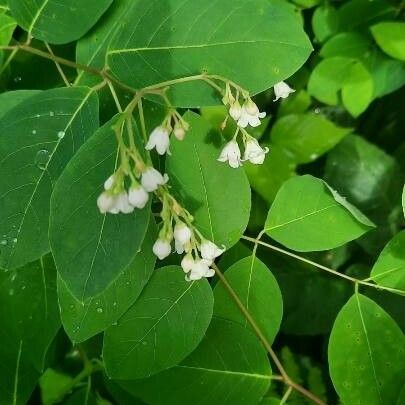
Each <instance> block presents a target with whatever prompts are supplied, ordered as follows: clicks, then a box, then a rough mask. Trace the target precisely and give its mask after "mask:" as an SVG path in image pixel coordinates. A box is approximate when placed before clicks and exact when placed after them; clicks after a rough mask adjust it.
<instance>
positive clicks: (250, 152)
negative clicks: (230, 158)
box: [243, 137, 269, 165]
mask: <svg viewBox="0 0 405 405" xmlns="http://www.w3.org/2000/svg"><path fill="white" fill-rule="evenodd" d="M268 151H269V148H267V147H266V148H262V147H261V146H260V145H259V142H257V140H256V139H255V138H252V137H250V138H249V139H248V140H247V142H246V145H245V153H244V155H243V159H244V160H248V161H249V162H250V163H253V164H255V165H261V164H263V162H264V158H265V157H266V153H268Z"/></svg>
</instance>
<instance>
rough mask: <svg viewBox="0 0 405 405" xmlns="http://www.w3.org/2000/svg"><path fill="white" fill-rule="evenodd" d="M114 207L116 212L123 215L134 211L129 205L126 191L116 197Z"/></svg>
mask: <svg viewBox="0 0 405 405" xmlns="http://www.w3.org/2000/svg"><path fill="white" fill-rule="evenodd" d="M115 207H116V208H117V209H118V212H122V213H123V214H130V213H131V212H133V211H134V207H133V206H132V205H131V204H130V203H129V200H128V193H127V192H126V191H122V192H121V193H120V194H118V195H117V196H116V202H115Z"/></svg>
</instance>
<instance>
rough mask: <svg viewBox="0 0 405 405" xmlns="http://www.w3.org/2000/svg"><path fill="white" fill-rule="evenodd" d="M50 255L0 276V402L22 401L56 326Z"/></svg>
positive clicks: (42, 365) (26, 397) (25, 400)
mask: <svg viewBox="0 0 405 405" xmlns="http://www.w3.org/2000/svg"><path fill="white" fill-rule="evenodd" d="M55 276H56V271H55V267H54V264H53V261H52V258H51V257H49V256H47V257H44V258H43V259H40V260H38V261H36V262H32V263H29V264H27V265H26V266H24V267H21V268H19V269H16V270H12V271H9V272H8V273H7V274H4V275H2V276H1V280H0V316H1V320H2V327H1V330H0V357H1V363H0V404H2V405H3V404H4V405H9V404H25V403H26V402H27V400H28V398H29V396H30V395H31V392H32V390H33V389H34V387H35V384H36V382H37V379H38V378H39V375H40V373H42V372H43V369H44V366H45V356H46V353H47V351H48V348H49V346H50V344H51V342H52V340H53V339H54V337H55V336H56V333H57V331H58V329H59V327H60V320H59V311H58V307H57V297H56V285H55V278H56V277H55Z"/></svg>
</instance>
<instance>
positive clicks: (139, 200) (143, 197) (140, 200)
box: [128, 184, 149, 209]
mask: <svg viewBox="0 0 405 405" xmlns="http://www.w3.org/2000/svg"><path fill="white" fill-rule="evenodd" d="M148 200H149V194H148V193H147V192H146V191H145V189H144V188H143V187H142V186H141V185H139V184H136V185H133V186H132V187H131V188H130V189H129V193H128V201H129V203H130V204H131V205H133V206H134V207H135V208H140V209H142V208H144V207H145V205H146V204H147V202H148Z"/></svg>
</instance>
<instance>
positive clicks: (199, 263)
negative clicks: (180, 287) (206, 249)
mask: <svg viewBox="0 0 405 405" xmlns="http://www.w3.org/2000/svg"><path fill="white" fill-rule="evenodd" d="M210 264H211V263H210V262H209V261H207V260H204V259H199V260H196V261H194V263H193V264H192V265H191V270H190V271H189V272H188V274H187V275H186V280H187V281H194V280H201V279H202V278H203V277H212V276H213V275H214V274H215V271H214V270H213V269H210V267H209V266H210Z"/></svg>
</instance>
